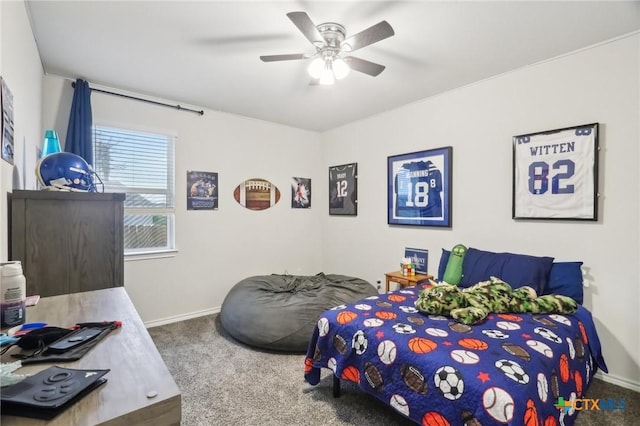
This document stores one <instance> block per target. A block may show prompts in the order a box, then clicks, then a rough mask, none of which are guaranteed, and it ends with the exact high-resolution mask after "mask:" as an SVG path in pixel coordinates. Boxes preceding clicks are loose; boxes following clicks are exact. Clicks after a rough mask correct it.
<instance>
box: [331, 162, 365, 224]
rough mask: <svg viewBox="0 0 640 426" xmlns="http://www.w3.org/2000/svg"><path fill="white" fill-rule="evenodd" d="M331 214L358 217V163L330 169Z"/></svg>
mask: <svg viewBox="0 0 640 426" xmlns="http://www.w3.org/2000/svg"><path fill="white" fill-rule="evenodd" d="M329 214H330V215H348V216H357V214H358V164H357V163H351V164H343V165H341V166H333V167H329Z"/></svg>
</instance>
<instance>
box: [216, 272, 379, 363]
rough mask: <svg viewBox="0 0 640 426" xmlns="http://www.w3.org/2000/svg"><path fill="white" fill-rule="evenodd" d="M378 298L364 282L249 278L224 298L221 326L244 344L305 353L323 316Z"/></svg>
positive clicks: (322, 276)
mask: <svg viewBox="0 0 640 426" xmlns="http://www.w3.org/2000/svg"><path fill="white" fill-rule="evenodd" d="M377 294H378V291H377V290H376V288H375V287H374V286H372V285H371V284H370V283H368V282H367V281H364V280H362V279H360V278H354V277H348V276H345V275H334V274H326V275H325V274H323V273H319V274H317V275H312V276H295V275H276V274H273V275H264V276H255V277H249V278H245V279H244V280H242V281H240V282H239V283H238V284H236V285H235V286H234V287H233V288H232V289H231V291H230V292H229V294H227V297H226V298H225V299H224V302H223V303H222V309H221V311H220V322H221V324H222V327H223V328H224V329H225V330H226V331H227V332H228V333H229V334H230V335H231V336H233V337H234V338H235V339H237V340H239V341H241V342H243V343H246V344H247V345H250V346H256V347H259V348H263V349H270V350H274V351H286V352H305V351H306V350H307V345H308V344H309V340H310V339H311V335H312V333H313V329H314V327H315V325H316V323H317V321H318V319H319V318H320V314H321V313H322V312H324V311H325V310H327V309H330V308H333V307H335V306H338V305H343V304H346V303H353V302H356V301H358V300H360V299H363V298H365V297H368V296H375V295H377Z"/></svg>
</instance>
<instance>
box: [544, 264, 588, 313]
mask: <svg viewBox="0 0 640 426" xmlns="http://www.w3.org/2000/svg"><path fill="white" fill-rule="evenodd" d="M581 267H582V262H554V264H553V265H552V266H551V272H549V282H548V283H547V286H546V287H545V289H544V291H543V292H542V294H561V295H563V296H569V297H571V298H572V299H573V300H575V301H576V302H578V303H579V304H581V305H582V302H583V298H584V292H583V287H582V284H583V283H582V268H581Z"/></svg>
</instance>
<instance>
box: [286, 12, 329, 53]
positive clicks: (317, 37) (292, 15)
mask: <svg viewBox="0 0 640 426" xmlns="http://www.w3.org/2000/svg"><path fill="white" fill-rule="evenodd" d="M287 16H288V17H289V19H291V22H293V24H294V25H295V26H296V27H298V29H299V30H300V32H302V34H303V35H304V36H305V37H306V38H307V40H309V41H310V42H311V43H312V44H313V45H314V46H316V47H322V46H324V44H325V40H324V37H322V34H320V31H318V29H317V28H316V26H315V24H314V23H313V21H311V18H309V15H307V14H306V13H305V12H289V13H287Z"/></svg>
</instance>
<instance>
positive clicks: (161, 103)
mask: <svg viewBox="0 0 640 426" xmlns="http://www.w3.org/2000/svg"><path fill="white" fill-rule="evenodd" d="M71 87H74V88H75V87H76V82H75V81H72V82H71ZM89 90H91V91H92V92H99V93H105V94H107V95H113V96H120V97H121V98H127V99H133V100H134V101H142V102H147V103H150V104H154V105H160V106H165V107H169V108H174V109H177V110H180V111H188V112H193V113H196V114H198V115H204V111H203V110H200V111H198V110H195V109H190V108H185V107H183V106H181V105H171V104H165V103H163V102H157V101H152V100H150V99H143V98H137V97H135V96H129V95H123V94H122V93H115V92H109V91H107V90H102V89H94V88H93V87H90V88H89Z"/></svg>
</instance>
